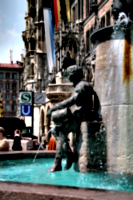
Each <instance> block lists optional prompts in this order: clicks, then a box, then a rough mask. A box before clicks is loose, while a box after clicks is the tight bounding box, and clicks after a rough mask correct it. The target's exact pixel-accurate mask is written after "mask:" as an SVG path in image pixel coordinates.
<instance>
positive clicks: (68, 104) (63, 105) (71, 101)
mask: <svg viewBox="0 0 133 200" xmlns="http://www.w3.org/2000/svg"><path fill="white" fill-rule="evenodd" d="M76 97H77V94H76V93H74V94H73V95H72V96H71V97H70V98H68V99H66V100H64V101H62V102H60V103H57V104H55V105H54V106H53V107H52V108H51V109H50V110H49V111H48V112H47V117H51V113H52V112H53V111H55V110H59V109H63V108H67V107H71V106H72V105H74V104H75V100H76Z"/></svg>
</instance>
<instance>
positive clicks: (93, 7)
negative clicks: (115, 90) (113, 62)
mask: <svg viewBox="0 0 133 200" xmlns="http://www.w3.org/2000/svg"><path fill="white" fill-rule="evenodd" d="M112 3H113V0H94V1H93V0H75V1H74V2H73V4H72V6H71V22H72V28H73V29H75V28H76V27H78V24H80V23H81V24H82V29H83V43H84V44H83V46H84V48H83V49H84V50H83V51H84V52H82V55H84V58H85V62H83V64H82V63H80V66H82V67H83V68H85V69H86V71H87V73H88V74H87V76H88V75H89V73H90V70H91V71H93V74H94V71H95V46H94V45H93V44H92V43H91V39H90V36H91V34H92V33H93V32H94V31H96V30H97V29H99V28H103V27H106V26H110V25H113V17H112V14H111V12H112V11H111V10H112V8H111V6H112ZM80 45H81V44H80ZM92 77H94V75H89V78H87V79H88V81H89V82H90V81H93V84H94V78H92ZM92 79H93V80H92Z"/></svg>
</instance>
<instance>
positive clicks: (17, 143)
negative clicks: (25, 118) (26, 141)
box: [12, 129, 22, 151]
mask: <svg viewBox="0 0 133 200" xmlns="http://www.w3.org/2000/svg"><path fill="white" fill-rule="evenodd" d="M21 137H22V134H21V131H20V130H18V129H16V130H15V131H14V142H13V146H12V150H13V151H22V146H21Z"/></svg>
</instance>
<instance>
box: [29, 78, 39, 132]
mask: <svg viewBox="0 0 133 200" xmlns="http://www.w3.org/2000/svg"><path fill="white" fill-rule="evenodd" d="M35 83H37V81H36V80H34V79H33V80H29V81H27V85H28V84H32V91H31V92H32V117H31V126H32V133H33V134H34V87H33V85H34V84H35Z"/></svg>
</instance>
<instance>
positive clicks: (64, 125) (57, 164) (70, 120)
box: [47, 65, 102, 172]
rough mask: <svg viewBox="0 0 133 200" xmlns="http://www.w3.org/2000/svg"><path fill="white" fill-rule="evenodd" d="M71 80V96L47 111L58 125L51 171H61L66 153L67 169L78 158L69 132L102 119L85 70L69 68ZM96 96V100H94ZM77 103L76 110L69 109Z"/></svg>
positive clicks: (77, 130) (97, 100)
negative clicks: (87, 122)
mask: <svg viewBox="0 0 133 200" xmlns="http://www.w3.org/2000/svg"><path fill="white" fill-rule="evenodd" d="M67 72H68V76H69V80H70V81H71V82H72V83H73V86H74V91H73V93H72V95H71V97H70V98H68V99H66V100H64V101H62V102H60V103H58V104H55V105H54V106H53V107H52V108H51V109H50V110H49V111H48V113H47V117H48V118H50V117H52V119H53V121H54V122H55V124H56V126H55V128H54V131H53V135H54V136H55V137H56V139H57V151H56V157H55V161H54V164H53V166H52V167H51V169H50V170H49V171H51V172H53V171H60V170H61V169H62V166H61V160H62V156H63V155H64V154H66V156H67V163H66V166H65V169H69V168H70V167H71V165H72V163H73V162H74V161H75V159H76V155H75V154H74V153H73V152H72V151H71V148H70V146H69V142H68V134H69V133H70V132H73V133H75V134H78V133H79V130H80V124H81V122H83V121H90V122H92V121H94V120H97V121H101V120H102V116H101V106H100V102H99V99H98V96H97V94H96V92H95V91H94V89H93V87H92V85H90V84H89V83H87V82H86V81H83V70H82V68H81V67H79V66H77V65H72V66H70V67H68V68H67ZM93 96H94V102H93ZM73 105H75V106H76V108H75V110H74V112H71V110H70V109H69V108H70V107H71V106H73Z"/></svg>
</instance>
